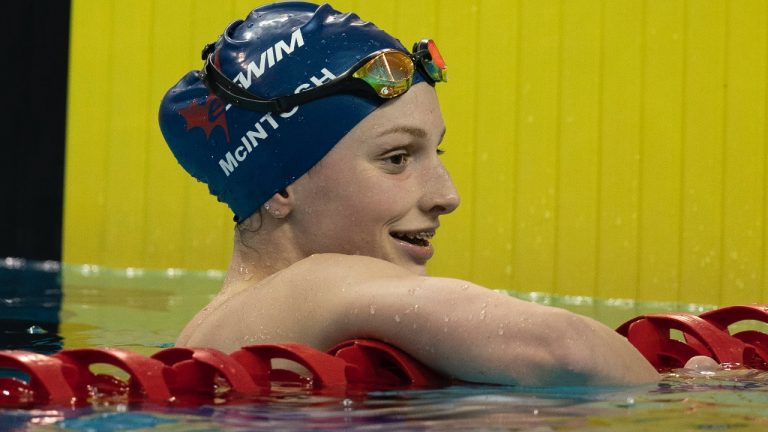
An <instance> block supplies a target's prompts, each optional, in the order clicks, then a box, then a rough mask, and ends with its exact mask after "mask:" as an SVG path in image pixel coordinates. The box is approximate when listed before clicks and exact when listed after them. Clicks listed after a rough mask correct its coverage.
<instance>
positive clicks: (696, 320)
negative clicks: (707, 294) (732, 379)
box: [616, 305, 768, 372]
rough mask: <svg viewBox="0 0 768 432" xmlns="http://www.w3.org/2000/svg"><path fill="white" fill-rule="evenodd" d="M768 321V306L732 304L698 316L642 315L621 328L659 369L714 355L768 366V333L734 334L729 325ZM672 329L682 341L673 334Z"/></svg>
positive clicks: (725, 360)
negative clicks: (749, 321) (751, 321)
mask: <svg viewBox="0 0 768 432" xmlns="http://www.w3.org/2000/svg"><path fill="white" fill-rule="evenodd" d="M745 320H754V321H762V322H764V323H768V306H766V305H749V306H729V307H725V308H721V309H717V310H713V311H710V312H705V313H703V314H701V315H699V316H696V315H693V314H685V313H668V314H651V315H642V316H639V317H636V318H632V319H631V320H629V321H627V322H625V323H624V324H622V325H621V326H619V328H618V329H616V331H617V332H619V333H620V334H621V335H623V336H625V337H626V338H627V339H628V340H629V342H630V343H632V345H634V346H635V348H637V349H638V351H640V352H641V353H642V354H643V356H645V358H646V359H648V361H649V362H651V364H652V365H653V366H654V367H655V368H656V369H657V370H658V371H659V372H665V371H669V370H671V369H675V368H681V367H683V366H684V365H685V363H686V362H687V361H688V360H690V359H691V357H693V356H699V355H703V356H707V357H712V358H713V359H715V360H716V361H717V362H718V363H730V364H735V365H741V366H746V367H750V368H755V369H768V335H766V334H765V333H763V332H760V331H756V330H748V331H743V332H739V333H736V334H734V335H731V334H730V333H729V331H728V327H729V326H730V325H732V324H735V323H737V322H740V321H745ZM672 330H677V331H679V332H681V333H682V334H683V340H677V339H674V338H673V337H672Z"/></svg>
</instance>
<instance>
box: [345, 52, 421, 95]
mask: <svg viewBox="0 0 768 432" xmlns="http://www.w3.org/2000/svg"><path fill="white" fill-rule="evenodd" d="M413 72H414V67H413V61H412V60H411V58H410V57H409V56H408V55H407V54H405V53H402V52H400V51H396V50H391V51H384V52H382V53H381V54H379V55H377V56H376V57H374V58H372V59H371V60H370V61H368V62H367V63H365V64H364V65H363V66H361V67H360V68H359V69H358V70H356V71H355V73H354V74H352V76H354V77H355V78H360V79H362V80H363V81H365V82H366V83H368V85H370V86H371V88H373V89H374V90H375V91H376V94H378V95H379V97H382V98H386V99H389V98H393V97H397V96H400V95H401V94H403V93H405V92H406V91H408V89H409V88H410V87H411V82H412V80H413Z"/></svg>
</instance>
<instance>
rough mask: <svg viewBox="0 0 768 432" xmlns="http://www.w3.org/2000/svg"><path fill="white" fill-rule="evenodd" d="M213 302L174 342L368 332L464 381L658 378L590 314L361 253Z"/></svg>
mask: <svg viewBox="0 0 768 432" xmlns="http://www.w3.org/2000/svg"><path fill="white" fill-rule="evenodd" d="M209 306H210V307H209V309H208V310H207V311H205V312H201V314H199V315H198V317H196V318H195V320H194V322H193V323H191V324H190V326H188V329H187V330H185V333H184V335H183V337H182V338H180V340H179V344H183V345H200V346H211V347H216V348H219V349H222V350H225V351H228V350H232V349H235V348H237V347H239V346H243V345H248V344H253V343H281V342H297V343H303V344H307V345H310V346H313V347H315V348H318V349H321V350H326V349H328V348H330V347H331V346H333V345H335V344H337V343H339V342H342V341H344V340H348V339H351V338H374V339H379V340H382V341H384V342H388V343H391V344H393V345H395V346H398V347H400V348H401V349H403V350H405V351H406V352H408V353H410V354H411V355H413V356H415V357H416V358H417V359H419V360H421V361H422V362H424V363H425V364H427V365H429V366H431V367H433V368H435V369H436V370H438V371H440V372H443V373H446V374H448V375H452V376H456V377H458V378H460V379H464V380H468V381H476V382H489V383H506V384H528V385H542V384H544V385H548V384H564V383H591V384H616V383H619V384H626V383H640V382H649V381H651V380H653V379H654V376H656V375H655V372H654V371H653V369H652V368H650V366H649V365H648V364H647V362H645V360H644V359H643V358H642V357H641V356H640V355H639V354H638V353H637V352H636V351H635V350H634V349H633V348H632V347H631V346H630V345H629V344H628V343H627V342H626V341H625V340H623V338H621V337H620V336H619V335H618V334H616V333H615V332H613V331H612V330H610V329H608V328H607V327H605V326H602V325H601V324H599V323H597V322H596V321H594V320H591V319H588V318H585V317H580V316H578V315H575V314H572V313H570V312H567V311H564V310H562V309H556V308H552V307H548V306H543V305H536V304H532V303H529V302H525V301H522V300H519V299H515V298H512V297H510V296H508V295H506V294H500V293H498V292H495V291H493V290H490V289H487V288H484V287H482V286H479V285H476V284H473V283H471V282H468V281H463V280H459V279H451V278H439V277H428V276H420V275H416V274H413V273H411V272H409V271H408V270H406V269H403V268H400V267H398V266H396V265H394V264H391V263H389V262H386V261H382V260H378V259H375V258H370V257H364V256H350V255H338V254H320V255H313V256H310V257H308V258H305V259H303V260H301V261H299V262H296V263H295V264H293V265H291V266H290V267H288V268H286V269H284V270H282V271H280V272H278V273H275V274H274V275H272V276H270V277H269V278H267V279H265V280H263V281H261V282H259V283H257V284H255V285H254V286H253V287H250V288H249V289H246V290H243V291H240V292H238V293H237V294H234V295H231V296H228V297H227V296H222V297H221V298H218V299H217V300H215V301H214V302H213V303H212V304H211V305H209ZM470 348H471V349H470ZM595 358H605V359H612V361H611V362H595V360H594V359H595ZM628 371H630V372H631V373H632V374H633V375H632V376H628V375H627V372H628Z"/></svg>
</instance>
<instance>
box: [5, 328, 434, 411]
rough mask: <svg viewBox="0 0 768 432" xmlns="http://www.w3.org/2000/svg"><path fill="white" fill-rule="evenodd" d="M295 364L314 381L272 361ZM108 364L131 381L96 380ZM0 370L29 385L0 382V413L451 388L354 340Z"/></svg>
mask: <svg viewBox="0 0 768 432" xmlns="http://www.w3.org/2000/svg"><path fill="white" fill-rule="evenodd" d="M274 359H286V360H290V361H293V362H295V363H297V364H299V365H301V366H302V367H304V368H305V369H306V370H307V371H309V374H310V376H302V375H299V374H297V373H295V372H292V371H289V370H284V369H275V368H273V367H272V360H274ZM94 364H108V365H112V366H114V367H117V368H119V369H121V370H122V371H123V372H125V373H126V374H128V376H129V378H128V379H127V380H125V381H124V380H121V379H119V378H117V377H114V376H112V375H108V374H95V373H93V372H92V371H91V369H90V367H91V366H92V365H94ZM0 367H2V368H7V369H11V370H15V371H18V372H21V373H23V374H25V375H27V376H28V377H29V378H28V379H27V380H20V379H17V378H0V407H5V408H32V407H40V406H46V405H69V406H80V405H85V404H88V403H91V401H92V400H94V399H95V398H111V397H118V398H122V399H123V400H126V401H127V402H129V403H136V402H152V403H168V404H180V405H194V404H203V403H223V402H231V401H236V400H243V399H244V398H248V397H254V396H264V395H268V394H270V392H271V391H272V389H273V386H280V385H284V386H286V385H287V386H292V387H293V388H295V387H297V386H298V387H301V388H305V387H309V388H311V389H313V390H314V391H319V392H322V393H325V394H329V393H330V394H344V393H345V392H355V391H366V390H371V389H372V388H374V386H375V388H378V389H382V388H422V387H431V386H437V385H441V384H445V383H447V382H448V380H447V379H445V378H443V377H440V376H439V375H438V374H436V373H435V372H433V371H432V370H430V369H429V368H427V367H426V366H424V365H423V364H421V363H419V362H418V361H416V360H415V359H413V358H412V357H410V356H409V355H407V354H406V353H404V352H402V351H400V350H398V349H397V348H394V347H392V346H390V345H387V344H385V343H382V342H379V341H374V340H352V341H348V342H345V343H343V344H341V345H339V346H337V347H334V348H333V349H331V350H330V351H329V353H324V352H321V351H318V350H316V349H314V348H311V347H308V346H306V345H300V344H290V343H288V344H274V345H250V346H245V347H243V348H241V349H239V350H237V351H235V352H233V353H231V354H225V353H223V352H221V351H218V350H215V349H212V348H168V349H164V350H162V351H159V352H157V353H155V354H154V355H152V356H151V357H145V356H142V355H140V354H136V353H133V352H130V351H126V350H122V349H116V348H81V349H68V350H63V351H61V352H59V353H57V354H55V355H53V356H45V355H41V354H35V353H31V352H25V351H13V350H6V351H0Z"/></svg>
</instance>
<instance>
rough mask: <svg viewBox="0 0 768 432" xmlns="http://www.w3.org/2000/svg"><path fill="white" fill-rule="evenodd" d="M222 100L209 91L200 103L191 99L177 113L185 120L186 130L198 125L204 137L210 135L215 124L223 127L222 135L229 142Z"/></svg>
mask: <svg viewBox="0 0 768 432" xmlns="http://www.w3.org/2000/svg"><path fill="white" fill-rule="evenodd" d="M225 107H226V106H225V105H224V102H222V101H221V99H219V98H218V97H216V96H215V95H214V94H212V93H209V94H208V96H206V97H205V102H204V103H202V104H200V103H198V102H197V100H193V101H192V103H191V104H189V106H188V107H186V108H182V109H180V110H179V114H181V116H182V117H184V119H185V120H186V121H187V130H192V128H196V127H199V128H200V129H202V130H203V132H204V133H205V137H206V138H210V137H211V133H212V132H213V129H214V128H215V127H216V126H221V128H222V129H224V135H225V136H226V137H227V142H229V127H227V116H226V115H225V113H226V109H225Z"/></svg>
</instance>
